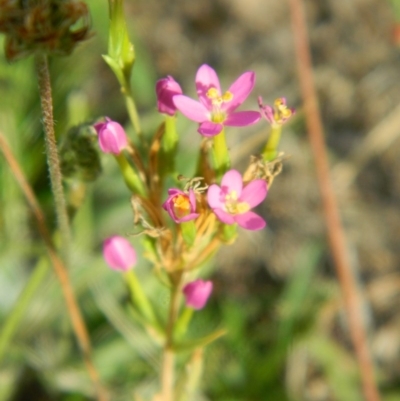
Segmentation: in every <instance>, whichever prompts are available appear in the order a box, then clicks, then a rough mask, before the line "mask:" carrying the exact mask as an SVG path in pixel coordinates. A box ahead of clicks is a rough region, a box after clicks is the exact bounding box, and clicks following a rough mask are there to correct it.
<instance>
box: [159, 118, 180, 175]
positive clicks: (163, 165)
mask: <svg viewBox="0 0 400 401" xmlns="http://www.w3.org/2000/svg"><path fill="white" fill-rule="evenodd" d="M177 150H178V133H177V131H176V117H175V116H168V115H167V116H165V132H164V135H163V137H162V139H161V160H160V169H159V170H160V171H159V175H160V178H161V179H163V178H164V177H165V176H167V175H169V174H174V173H175V157H176V153H177ZM174 175H175V174H174Z"/></svg>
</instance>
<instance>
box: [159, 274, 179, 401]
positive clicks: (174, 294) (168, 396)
mask: <svg viewBox="0 0 400 401" xmlns="http://www.w3.org/2000/svg"><path fill="white" fill-rule="evenodd" d="M180 281H181V276H180V277H179V279H178V280H177V281H176V282H173V283H172V288H171V299H170V304H169V314H168V322H167V333H166V341H165V346H164V352H163V364H162V372H161V387H162V400H163V401H175V400H174V382H175V351H174V326H175V322H176V318H177V316H178V309H179V295H180Z"/></svg>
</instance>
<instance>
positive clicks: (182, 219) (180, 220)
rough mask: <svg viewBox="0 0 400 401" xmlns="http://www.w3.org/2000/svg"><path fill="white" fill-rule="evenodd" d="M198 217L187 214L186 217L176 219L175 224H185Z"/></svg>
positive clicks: (195, 214) (197, 215)
mask: <svg viewBox="0 0 400 401" xmlns="http://www.w3.org/2000/svg"><path fill="white" fill-rule="evenodd" d="M198 217H199V214H198V213H189V214H188V215H186V216H184V217H181V218H180V219H176V221H175V222H176V223H185V222H186V221H190V220H194V219H197V218H198Z"/></svg>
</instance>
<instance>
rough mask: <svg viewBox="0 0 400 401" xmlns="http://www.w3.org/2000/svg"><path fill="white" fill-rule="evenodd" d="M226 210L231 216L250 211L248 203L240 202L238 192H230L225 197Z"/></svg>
mask: <svg viewBox="0 0 400 401" xmlns="http://www.w3.org/2000/svg"><path fill="white" fill-rule="evenodd" d="M225 209H226V211H227V212H228V213H230V214H242V213H246V212H248V211H249V210H250V206H249V204H248V203H247V202H238V196H237V192H236V191H232V192H230V193H229V194H228V195H226V196H225Z"/></svg>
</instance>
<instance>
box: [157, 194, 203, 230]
mask: <svg viewBox="0 0 400 401" xmlns="http://www.w3.org/2000/svg"><path fill="white" fill-rule="evenodd" d="M168 195H169V196H168V199H167V200H166V201H165V202H164V203H163V205H162V207H163V208H164V210H166V211H167V212H168V214H169V215H170V216H171V218H172V219H173V220H174V221H175V223H184V222H185V221H190V220H194V219H197V217H198V216H199V214H198V213H195V212H196V195H195V193H194V192H193V189H190V190H189V194H187V193H185V192H183V191H181V190H180V189H177V188H171V189H169V190H168Z"/></svg>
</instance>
